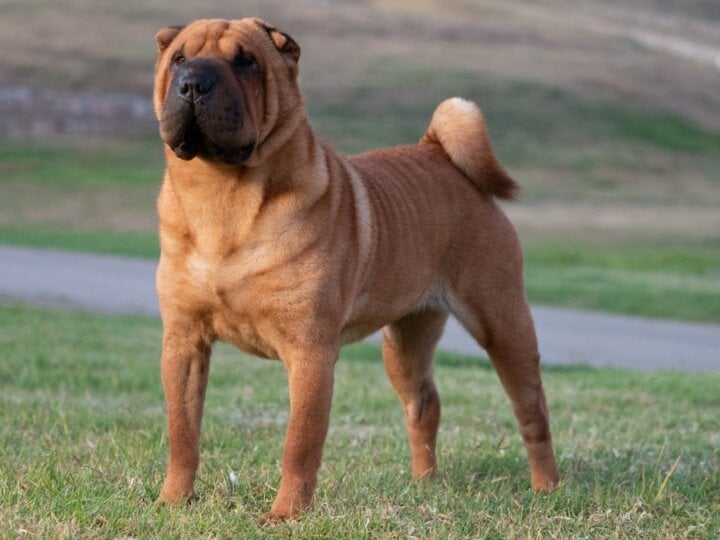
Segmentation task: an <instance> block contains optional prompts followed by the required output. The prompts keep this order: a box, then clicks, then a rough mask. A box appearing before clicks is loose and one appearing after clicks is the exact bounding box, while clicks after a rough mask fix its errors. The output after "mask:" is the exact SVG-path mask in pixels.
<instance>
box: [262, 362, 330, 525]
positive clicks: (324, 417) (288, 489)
mask: <svg viewBox="0 0 720 540" xmlns="http://www.w3.org/2000/svg"><path fill="white" fill-rule="evenodd" d="M337 354H338V351H337V349H333V350H331V351H327V352H326V353H324V354H322V353H321V354H318V353H314V354H310V353H308V354H303V353H299V354H293V355H292V357H291V358H289V359H287V360H285V365H286V367H287V372H288V382H289V385H290V421H289V424H288V429H287V434H286V436H285V451H284V452H283V459H282V479H281V481H280V489H279V490H278V494H277V496H276V497H275V502H274V503H273V505H272V509H271V510H270V512H268V513H267V514H265V515H264V516H262V518H261V522H268V521H278V520H284V519H290V518H293V517H296V516H297V515H298V514H299V513H300V512H301V511H302V510H304V509H306V508H308V507H309V506H310V503H311V502H312V496H313V492H314V491H315V483H316V481H317V472H318V469H319V468H320V460H321V457H322V447H323V444H324V443H325V436H326V435H327V429H328V422H329V419H330V404H331V401H332V391H333V370H334V367H335V360H336V359H337Z"/></svg>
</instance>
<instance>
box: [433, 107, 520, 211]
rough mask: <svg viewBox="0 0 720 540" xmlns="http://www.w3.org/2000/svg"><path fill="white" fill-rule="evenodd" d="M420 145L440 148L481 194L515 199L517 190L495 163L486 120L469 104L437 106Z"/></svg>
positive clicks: (500, 167) (495, 159) (513, 182)
mask: <svg viewBox="0 0 720 540" xmlns="http://www.w3.org/2000/svg"><path fill="white" fill-rule="evenodd" d="M422 141H423V142H429V143H435V144H439V145H440V146H442V148H443V150H445V152H446V153H447V155H448V156H449V157H450V160H451V161H452V162H453V163H454V164H455V166H456V167H457V168H458V169H460V170H461V171H462V172H463V173H464V174H465V176H467V177H468V178H469V179H470V180H471V181H472V183H473V184H475V186H476V187H477V188H478V190H480V192H482V193H486V194H489V195H494V196H495V197H498V198H500V199H514V198H515V196H516V195H517V192H518V191H519V187H518V185H517V184H516V183H515V181H514V180H513V179H512V178H510V176H509V175H508V174H507V173H506V172H505V170H504V169H503V168H502V166H501V165H500V163H498V161H497V158H496V157H495V154H494V153H493V150H492V146H491V145H490V137H489V136H488V132H487V128H486V127H485V119H484V118H483V115H482V113H481V112H480V109H479V108H478V106H477V105H475V103H473V102H472V101H467V100H465V99H462V98H458V97H454V98H450V99H446V100H445V101H443V102H442V103H441V104H440V105H438V106H437V108H436V109H435V112H434V113H433V117H432V120H430V125H429V126H428V128H427V131H426V132H425V135H424V136H423V138H422Z"/></svg>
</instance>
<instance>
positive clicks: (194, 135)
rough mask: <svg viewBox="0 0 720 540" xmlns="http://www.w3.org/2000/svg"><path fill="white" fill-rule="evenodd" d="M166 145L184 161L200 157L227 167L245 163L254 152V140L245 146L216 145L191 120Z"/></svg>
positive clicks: (167, 140) (194, 121) (167, 139)
mask: <svg viewBox="0 0 720 540" xmlns="http://www.w3.org/2000/svg"><path fill="white" fill-rule="evenodd" d="M165 142H166V144H167V145H168V146H169V147H170V149H171V150H172V151H173V152H174V153H175V155H176V156H177V157H178V158H180V159H182V160H185V161H190V160H191V159H194V158H196V157H201V158H204V159H208V160H211V161H218V162H221V163H225V164H227V165H240V164H242V163H244V162H245V161H247V160H248V159H249V158H250V156H251V155H252V153H253V151H254V150H255V144H256V142H255V141H254V140H252V141H250V142H247V143H245V144H218V143H216V142H214V141H213V140H212V138H211V137H210V136H209V135H208V134H207V133H205V132H204V131H203V129H202V128H201V127H200V126H199V125H198V123H197V121H196V120H195V119H194V118H192V119H191V120H190V121H188V122H187V123H185V125H184V126H182V127H181V129H177V130H175V133H174V136H172V137H167V138H166V141H165Z"/></svg>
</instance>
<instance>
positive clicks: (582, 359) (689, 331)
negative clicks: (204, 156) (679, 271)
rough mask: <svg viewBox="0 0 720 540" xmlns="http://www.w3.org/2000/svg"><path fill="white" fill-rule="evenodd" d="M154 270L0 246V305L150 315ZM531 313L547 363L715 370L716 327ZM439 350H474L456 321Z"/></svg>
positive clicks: (545, 310)
mask: <svg viewBox="0 0 720 540" xmlns="http://www.w3.org/2000/svg"><path fill="white" fill-rule="evenodd" d="M155 266H156V263H155V262H153V261H147V260H141V259H129V258H123V257H114V256H107V255H90V254H77V253H68V252H63V251H52V250H37V249H28V248H15V247H2V246H0V301H5V302H9V301H17V300H20V301H26V302H30V303H35V304H41V305H50V306H59V307H69V308H75V309H84V310H91V311H94V310H96V311H101V312H107V313H138V314H145V315H153V316H156V315H157V313H158V307H157V298H156V296H155V287H154V275H155ZM533 315H534V317H535V323H536V325H537V331H538V336H539V340H540V351H541V354H542V358H543V363H545V364H568V363H579V364H590V365H594V366H615V367H623V368H632V369H640V370H657V369H678V370H683V371H720V326H716V325H700V324H689V323H680V322H672V321H658V320H650V319H642V318H637V317H627V316H619V315H606V314H601V313H588V312H582V311H576V310H570V309H560V308H551V307H544V306H534V307H533ZM370 339H375V340H377V339H378V337H377V336H373V337H372V338H370ZM440 347H441V348H443V349H445V350H450V351H456V352H461V353H468V354H478V353H479V352H480V349H479V348H478V346H477V345H476V344H475V342H474V341H473V340H472V339H471V338H470V337H469V336H468V334H467V333H466V332H465V331H464V330H463V329H462V327H461V326H460V325H459V324H458V323H457V322H456V321H455V320H451V321H450V322H449V323H448V326H447V328H446V330H445V335H444V336H443V339H442V341H441V342H440Z"/></svg>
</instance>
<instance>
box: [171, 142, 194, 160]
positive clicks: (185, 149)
mask: <svg viewBox="0 0 720 540" xmlns="http://www.w3.org/2000/svg"><path fill="white" fill-rule="evenodd" d="M173 152H175V155H176V156H177V157H179V158H180V159H184V160H190V159H192V158H194V157H195V156H196V155H197V150H196V149H195V148H193V147H192V145H190V144H188V143H187V142H181V143H180V144H178V145H177V146H176V147H175V148H173Z"/></svg>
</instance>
